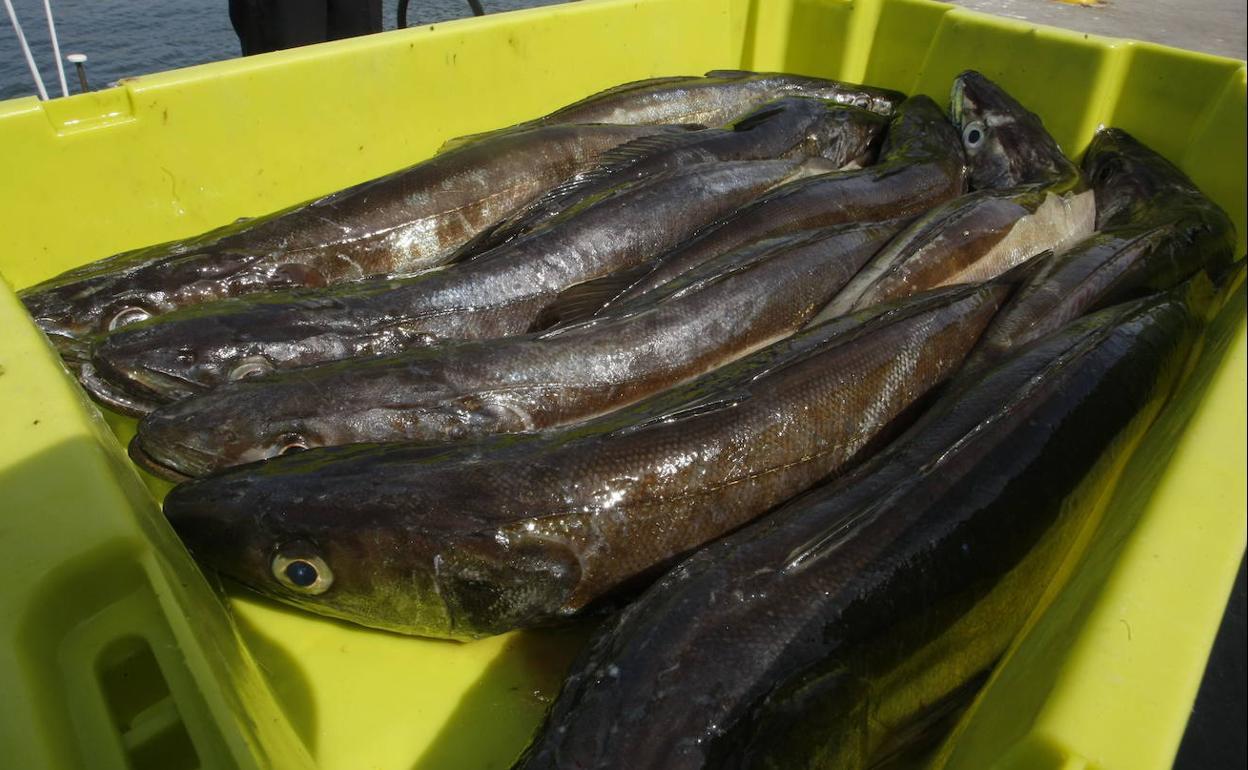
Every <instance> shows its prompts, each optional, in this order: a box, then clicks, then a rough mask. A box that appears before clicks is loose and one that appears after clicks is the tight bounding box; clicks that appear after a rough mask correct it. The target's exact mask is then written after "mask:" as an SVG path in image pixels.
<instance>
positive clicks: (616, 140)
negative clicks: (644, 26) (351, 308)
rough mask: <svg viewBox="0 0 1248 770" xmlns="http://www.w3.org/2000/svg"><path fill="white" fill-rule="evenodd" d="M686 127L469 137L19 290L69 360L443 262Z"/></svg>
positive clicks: (577, 128)
mask: <svg viewBox="0 0 1248 770" xmlns="http://www.w3.org/2000/svg"><path fill="white" fill-rule="evenodd" d="M673 132H677V133H686V132H687V130H686V129H681V128H673V127H653V126H650V127H646V126H564V125H556V126H548V127H540V128H532V129H527V130H523V131H514V132H509V133H504V134H499V135H497V136H494V137H490V138H488V139H486V140H483V141H481V142H476V143H473V144H470V145H466V146H464V147H461V148H459V149H456V150H454V151H451V152H447V153H444V154H442V155H438V156H436V157H434V158H431V159H429V160H427V161H423V162H421V163H418V164H416V165H415V166H412V167H410V168H407V169H404V170H402V171H398V172H396V173H393V174H390V175H387V176H384V177H381V178H379V179H374V180H372V181H369V182H364V183H363V184H359V185H356V186H354V187H350V188H347V189H346V190H343V191H341V192H337V193H334V194H332V195H328V196H326V197H323V198H320V199H318V200H315V201H312V202H310V203H305V204H301V205H299V206H295V207H293V208H290V209H287V210H285V211H282V212H278V213H277V214H273V215H269V216H265V217H260V218H259V219H255V220H250V221H245V222H242V223H240V224H234V225H229V226H226V227H224V228H221V229H219V230H216V231H213V232H210V233H208V234H206V235H203V236H199V237H196V238H192V239H189V240H187V241H182V242H175V243H169V244H164V245H161V246H154V247H149V248H145V249H139V250H136V251H131V252H126V253H124V254H119V255H117V256H114V257H111V258H109V259H104V260H100V261H98V262H93V263H91V264H88V265H85V266H83V267H80V268H77V269H75V270H70V271H68V272H66V273H63V274H61V275H59V276H57V277H55V278H52V279H50V280H48V281H44V282H43V283H40V284H38V285H35V286H32V287H30V288H28V289H25V290H24V291H22V292H21V299H22V302H24V303H25V305H26V308H27V310H29V312H30V314H31V315H32V316H33V317H34V319H35V321H36V322H37V323H38V324H39V326H40V327H41V328H42V329H43V330H44V332H46V333H47V334H48V335H49V337H50V338H51V339H52V341H53V342H54V343H57V345H58V347H60V348H62V350H63V351H64V352H65V353H67V354H68V355H70V356H74V357H76V358H80V357H81V355H82V354H81V348H82V347H83V346H82V344H81V343H80V342H79V340H81V339H82V338H83V337H86V336H89V335H92V334H98V333H105V332H108V331H110V330H113V329H117V328H119V327H122V326H126V325H129V324H133V323H137V322H139V321H143V320H145V319H148V318H151V317H153V316H158V315H162V314H164V313H169V312H171V311H174V310H177V309H179V308H184V307H188V306H192V305H198V304H201V303H205V302H211V301H213V300H219V299H222V298H226V297H236V296H240V295H243V294H251V293H255V292H263V291H272V290H276V289H286V288H297V287H313V288H315V287H322V286H327V285H330V284H335V283H341V282H345V281H354V280H358V279H361V278H366V277H368V276H374V275H388V274H405V273H415V272H419V271H421V270H424V269H428V268H431V267H435V266H437V265H438V264H440V263H441V262H443V261H445V260H446V259H449V258H450V256H451V254H452V252H453V251H454V250H455V249H456V248H457V247H459V246H460V245H461V244H463V243H464V242H465V241H467V240H468V239H469V238H471V237H472V236H474V235H476V233H477V232H479V231H480V230H481V229H483V228H484V227H486V226H487V225H491V224H493V223H494V222H495V221H496V220H498V219H501V218H502V217H504V216H506V215H508V214H511V213H512V212H514V211H515V210H516V209H518V208H519V207H520V206H522V205H524V204H526V203H528V202H529V201H531V200H532V199H534V198H535V197H537V196H538V195H540V194H541V193H542V192H543V191H544V190H546V189H547V188H549V187H551V186H552V185H555V184H558V183H559V182H561V181H563V180H564V179H567V178H568V177H570V176H572V175H573V174H574V173H576V172H578V171H583V170H585V169H587V168H588V167H590V166H591V165H592V163H593V161H595V160H596V159H597V158H598V156H600V155H601V154H602V153H604V152H606V151H607V150H609V149H611V148H613V147H615V146H617V145H620V144H623V143H625V142H629V141H632V140H634V139H638V138H641V137H643V136H654V135H658V134H665V133H673Z"/></svg>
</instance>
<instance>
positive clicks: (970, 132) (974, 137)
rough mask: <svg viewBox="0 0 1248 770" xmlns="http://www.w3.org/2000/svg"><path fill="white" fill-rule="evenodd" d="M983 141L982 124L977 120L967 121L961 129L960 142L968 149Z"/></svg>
mask: <svg viewBox="0 0 1248 770" xmlns="http://www.w3.org/2000/svg"><path fill="white" fill-rule="evenodd" d="M983 142H984V124H983V123H980V122H979V121H978V120H977V121H975V122H973V123H967V124H966V128H964V129H962V143H963V144H965V145H966V146H967V148H968V149H972V150H973V149H975V148H976V147H978V146H979V145H981V144H983Z"/></svg>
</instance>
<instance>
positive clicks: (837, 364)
mask: <svg viewBox="0 0 1248 770" xmlns="http://www.w3.org/2000/svg"><path fill="white" fill-rule="evenodd" d="M1009 291H1010V285H1009V284H1007V283H994V284H989V285H985V286H982V287H959V288H957V289H950V290H943V291H942V292H938V293H936V294H933V295H930V296H926V297H923V298H916V300H915V301H914V302H912V303H909V304H906V305H901V306H898V307H896V308H881V309H879V310H877V311H873V312H871V313H867V314H864V315H863V316H862V317H855V318H851V319H845V320H842V321H833V322H830V323H829V324H825V325H823V326H820V327H817V328H815V329H813V330H810V331H807V332H804V333H803V334H801V335H799V336H798V337H794V338H790V339H788V340H785V341H782V342H780V343H777V344H776V345H773V346H771V347H770V348H765V349H763V350H762V351H760V352H759V353H757V354H755V355H753V356H749V357H746V358H744V359H741V360H740V361H738V362H736V363H735V364H730V365H728V366H727V367H723V368H721V369H718V370H716V371H714V372H712V373H710V374H708V375H705V376H704V377H703V378H701V379H700V380H695V381H693V382H692V383H690V384H689V385H687V386H682V387H679V388H676V389H674V390H671V391H667V392H665V393H662V394H659V395H658V396H655V397H652V398H651V399H648V400H647V401H642V402H639V403H638V404H635V405H633V406H632V407H628V408H626V409H624V410H621V411H619V412H615V413H613V414H610V415H607V416H605V417H603V418H599V419H598V420H595V421H591V422H588V423H584V424H581V425H578V426H573V427H570V428H568V429H565V430H564V431H556V432H551V433H547V434H539V435H532V436H523V437H508V436H497V437H493V438H492V440H489V441H484V442H480V443H472V442H469V443H460V444H450V445H445V446H443V447H441V448H434V447H431V446H428V445H426V446H419V445H415V446H413V445H403V444H392V445H356V446H355V447H343V448H338V447H329V448H324V449H313V450H309V451H307V452H301V453H299V454H297V455H293V456H290V457H282V458H277V459H275V460H271V461H268V462H266V463H264V464H261V465H258V466H241V467H239V468H237V469H234V470H231V471H227V472H225V473H223V474H220V475H217V476H214V477H210V478H208V479H204V480H201V481H198V482H191V483H188V484H184V485H182V486H180V487H178V488H177V489H175V490H174V492H173V493H171V494H170V496H169V498H168V499H167V500H166V504H165V511H166V514H167V515H168V516H169V518H170V521H171V522H172V523H173V525H174V527H175V528H176V529H178V531H179V533H180V534H181V535H182V536H183V537H184V539H185V540H186V542H187V544H188V546H189V547H190V548H191V549H192V551H194V552H195V553H196V555H197V556H198V557H199V558H200V559H201V560H203V561H204V562H205V563H207V564H209V565H210V566H213V567H215V568H217V569H220V570H222V571H223V572H225V573H226V574H229V575H231V576H232V577H234V578H236V579H238V580H240V581H242V582H243V583H245V584H247V585H249V586H251V587H253V588H256V589H257V590H261V591H263V592H266V593H268V594H270V595H272V596H275V597H276V598H278V599H282V600H285V601H292V602H295V603H298V604H301V606H304V607H306V608H308V609H311V610H313V611H319V612H324V613H326V614H331V615H338V616H340V617H346V618H348V619H352V620H355V621H357V622H361V623H365V624H368V625H374V626H378V627H382V628H389V629H392V630H398V631H404V632H407V633H420V634H428V635H436V636H458V637H463V636H476V635H481V634H489V633H499V632H502V631H506V630H509V629H511V628H515V627H521V626H528V625H533V624H537V623H543V622H550V621H552V620H555V619H558V618H562V617H565V616H567V615H569V614H574V613H576V612H578V611H580V610H581V609H583V608H584V607H587V606H589V605H591V604H593V603H594V602H596V601H597V600H599V599H601V598H602V597H604V596H607V595H609V594H611V593H612V592H613V591H616V590H617V589H620V588H622V587H625V586H627V585H630V584H632V583H635V582H636V581H638V580H644V579H645V578H646V577H647V576H648V575H650V574H652V573H653V571H654V570H655V569H657V568H659V567H660V566H662V565H663V564H665V563H667V562H668V561H670V560H671V559H673V558H675V557H676V556H678V555H679V554H681V553H683V552H685V551H687V550H689V549H691V548H694V547H696V546H698V545H700V544H701V543H704V542H706V541H708V540H710V539H713V538H715V537H717V536H718V535H720V534H723V533H724V532H726V531H728V530H730V529H733V528H735V527H737V526H739V525H741V524H743V523H745V522H746V521H748V520H750V519H751V518H753V517H755V516H757V515H759V514H760V513H762V512H764V511H765V510H767V509H768V508H770V507H771V506H774V505H776V504H778V503H779V502H782V501H783V500H785V499H787V498H788V497H791V496H792V495H794V494H796V493H797V492H800V491H801V490H802V489H805V488H806V487H808V486H810V485H811V484H813V483H815V482H816V481H818V480H819V479H821V478H823V477H825V476H827V475H828V474H829V473H831V472H833V471H834V470H836V469H837V468H838V467H840V466H842V465H844V464H845V463H846V462H847V461H849V460H851V459H852V457H853V456H854V455H855V454H857V453H858V452H859V451H860V450H861V449H862V448H863V447H864V446H866V445H868V443H869V442H870V441H871V439H872V438H874V437H876V436H878V435H880V434H881V433H882V432H884V431H886V430H889V429H891V428H892V427H893V423H894V421H895V420H896V419H898V418H899V417H900V416H901V415H902V414H903V413H904V412H905V410H906V409H907V408H908V407H909V406H910V404H912V403H914V402H915V400H917V399H918V398H920V397H921V396H922V395H923V394H924V393H926V392H927V391H929V390H930V389H931V388H933V387H935V386H936V385H938V384H939V383H940V382H942V381H944V380H945V379H946V378H948V377H949V376H951V375H952V374H953V372H954V371H955V370H956V368H957V366H958V364H959V362H960V361H961V359H962V357H963V355H965V353H966V352H967V351H969V350H970V348H971V346H972V345H973V344H974V342H975V340H976V339H977V338H978V336H979V333H980V331H981V330H982V329H983V328H984V327H985V326H986V325H987V323H988V321H989V319H990V318H991V317H992V315H993V313H995V311H996V309H997V307H998V306H999V305H1000V303H1001V302H1003V301H1004V299H1005V297H1006V296H1007V295H1008V294H1009ZM295 498H298V500H299V501H300V502H299V503H298V504H295V503H294V502H293V500H294V499H295ZM556 501H557V502H556ZM260 511H266V512H268V514H267V515H266V518H265V526H264V527H263V528H262V529H261V530H257V529H255V528H254V526H253V525H251V524H250V520H251V518H252V517H253V516H256V515H258V513H259V512H260ZM287 528H288V532H287V534H283V533H282V530H285V529H287ZM381 531H384V532H385V533H386V535H385V537H386V539H387V541H389V542H395V543H403V544H405V545H401V546H399V550H400V551H401V552H402V553H403V554H404V555H403V557H402V559H401V560H400V562H401V563H400V564H398V565H393V566H389V567H377V565H370V567H372V568H375V571H373V572H369V573H367V575H366V576H364V577H362V578H361V583H360V584H358V585H356V584H353V583H351V578H349V577H346V575H347V574H352V573H356V572H357V565H354V564H347V563H346V561H345V560H349V559H351V558H352V557H350V556H348V555H347V554H348V553H350V552H352V551H354V550H355V549H356V547H357V546H356V545H354V544H355V543H359V542H367V541H368V540H370V539H372V538H373V537H374V536H375V533H376V532H381ZM295 532H299V533H301V536H302V537H304V538H309V539H311V540H313V541H315V542H316V543H317V544H319V545H318V547H319V548H321V549H325V550H324V551H321V552H318V555H316V556H309V557H308V558H317V559H323V560H324V561H325V562H326V563H327V564H334V565H336V566H333V571H334V574H335V575H338V576H339V577H338V578H336V582H335V587H334V589H333V590H331V591H329V592H326V593H324V594H323V595H320V596H319V597H304V596H300V595H297V594H292V593H290V592H284V591H282V590H280V588H281V587H280V585H270V583H272V582H273V578H272V576H271V575H270V574H269V572H268V570H267V565H264V563H263V562H264V559H265V558H267V557H265V556H263V554H272V553H273V552H274V548H275V547H276V548H278V549H280V548H281V547H282V543H284V542H286V541H287V540H293V539H296V537H295V535H294V533H295ZM257 537H261V538H262V539H264V540H265V542H256V538H257ZM268 538H274V539H275V542H267V541H268ZM239 548H245V549H248V550H247V551H246V552H243V553H240V552H239V550H238V549H239ZM251 549H254V550H251ZM340 549H341V550H340ZM245 564H247V565H253V566H252V567H249V568H244V567H243V565H245ZM435 565H436V569H435ZM251 569H257V571H255V572H252V571H250V570H251ZM348 570H349V572H348ZM392 571H395V572H394V574H391V572H392ZM393 581H398V582H399V584H401V585H402V586H406V587H407V588H408V589H410V590H403V589H395V588H394V585H393ZM434 584H436V586H437V588H436V592H435V593H434V595H429V594H428V593H426V591H427V590H428V589H427V588H421V586H430V585H434ZM383 585H384V586H385V587H384V588H383V587H382V586H383ZM395 596H403V597H405V598H403V599H402V602H401V604H402V605H404V606H389V605H388V602H392V601H393V600H394V597H395ZM408 602H412V603H416V604H419V605H420V608H419V609H414V608H411V607H407V606H405V605H406V603H408ZM431 604H432V605H433V606H435V607H442V608H443V609H442V610H439V612H442V611H444V612H445V616H444V625H437V624H432V623H429V624H426V625H419V626H417V625H414V624H413V623H412V621H411V619H412V618H422V619H427V618H428V617H429V616H430V613H431V610H430V605H431Z"/></svg>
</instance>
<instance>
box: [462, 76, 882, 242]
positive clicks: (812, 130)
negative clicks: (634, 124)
mask: <svg viewBox="0 0 1248 770" xmlns="http://www.w3.org/2000/svg"><path fill="white" fill-rule="evenodd" d="M887 123H888V119H887V118H885V117H884V116H882V115H878V114H876V113H874V112H871V111H869V110H863V109H859V108H857V107H847V106H843V105H838V104H836V103H834V102H829V101H827V100H824V99H815V98H811V97H803V96H791V97H787V98H784V99H778V100H776V101H773V102H768V103H767V104H764V105H763V106H762V107H760V108H758V109H757V110H755V111H754V112H752V113H750V114H749V115H747V116H745V117H744V118H742V119H741V120H739V121H737V122H736V123H734V124H732V125H730V126H728V127H727V128H723V129H707V130H705V131H685V132H680V133H672V134H663V135H659V136H653V137H645V138H642V139H638V140H636V141H633V142H629V143H627V144H624V145H621V146H619V147H616V148H615V149H614V150H611V151H610V152H608V153H605V154H603V156H602V157H600V158H599V160H598V164H597V165H596V166H595V167H594V168H593V169H591V170H589V171H586V172H584V173H581V174H577V175H576V176H574V177H573V178H572V179H570V180H569V181H568V182H566V183H564V184H561V185H558V186H557V187H555V188H554V189H552V190H550V191H548V192H547V193H546V194H544V195H542V196H541V197H540V198H538V199H537V200H535V201H533V202H532V203H530V204H529V205H527V206H525V207H524V208H523V209H521V210H520V211H517V212H516V213H515V214H512V215H511V216H509V217H507V218H506V219H503V220H502V221H500V222H499V223H497V224H495V225H494V226H492V227H489V228H487V229H486V230H484V231H483V232H481V233H480V234H479V235H477V236H476V237H475V238H473V239H472V240H471V241H469V242H468V243H465V244H464V245H463V246H462V247H461V248H460V249H459V251H458V253H457V255H456V257H455V259H465V258H468V257H471V256H472V255H475V254H480V253H482V252H484V251H488V250H489V249H491V248H494V247H495V246H498V245H500V244H502V243H506V242H507V241H509V240H512V239H514V238H517V237H519V236H520V235H523V234H524V233H526V232H528V231H530V230H532V229H534V228H535V227H537V226H538V225H540V224H542V223H543V222H545V221H547V220H549V219H551V218H552V217H555V216H557V215H559V214H560V213H562V212H563V211H566V210H567V209H568V208H570V207H571V206H574V205H577V204H578V203H579V202H580V201H583V200H587V199H592V198H593V197H594V196H597V195H601V194H602V193H603V192H606V191H608V190H610V189H611V188H613V187H615V186H617V185H620V184H623V183H626V182H632V181H635V180H642V179H648V178H650V177H651V176H654V175H655V174H661V173H663V172H666V171H671V170H672V169H675V168H679V167H681V166H685V165H689V164H691V163H706V162H709V161H717V160H720V161H723V160H766V159H774V158H789V157H803V156H805V157H819V158H824V159H825V160H828V161H831V162H832V163H833V165H835V166H837V167H846V166H849V167H853V168H861V167H863V166H868V165H870V164H871V163H873V162H874V161H875V155H876V152H877V151H878V149H879V144H880V141H881V139H882V138H883V134H884V127H885V126H886V125H887Z"/></svg>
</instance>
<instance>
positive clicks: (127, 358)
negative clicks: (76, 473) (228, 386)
mask: <svg viewBox="0 0 1248 770" xmlns="http://www.w3.org/2000/svg"><path fill="white" fill-rule="evenodd" d="M177 315H178V314H171V315H169V316H166V317H165V318H161V319H158V320H154V321H150V322H146V323H141V324H137V325H135V326H131V327H127V328H125V329H119V330H117V331H115V332H113V333H111V334H108V335H105V336H104V337H102V338H101V339H100V340H98V341H97V342H96V344H95V345H94V347H93V350H92V354H91V362H90V365H89V371H88V374H87V376H82V377H80V381H81V382H82V385H83V387H85V388H86V389H87V392H88V393H89V394H90V395H91V396H92V397H93V398H95V399H96V400H97V401H99V402H101V403H102V404H104V405H105V406H107V407H110V408H112V409H115V410H117V411H120V412H123V413H125V414H132V415H136V416H137V415H142V414H146V413H147V412H149V411H151V410H152V409H155V408H156V407H157V406H159V405H160V404H167V403H171V402H174V401H178V400H181V399H184V398H189V397H191V396H194V395H198V394H200V393H203V392H205V391H207V390H208V389H209V388H211V387H213V386H215V385H217V384H219V383H221V382H224V381H226V379H227V377H228V375H229V372H230V371H235V372H236V373H238V374H240V375H242V376H246V374H245V373H247V372H250V373H251V374H262V373H264V372H265V371H267V370H268V368H271V367H265V366H263V365H262V363H261V361H262V359H260V358H256V360H255V361H254V362H252V363H250V364H249V365H248V366H245V367H240V366H238V365H237V364H233V362H232V359H233V358H235V356H234V355H232V351H227V352H226V353H225V354H224V355H222V354H221V353H220V349H219V348H215V347H208V346H205V345H204V344H203V343H204V339H205V337H204V335H203V334H202V333H200V334H194V335H193V336H192V335H191V334H188V332H192V331H193V330H196V329H195V327H198V326H202V324H197V323H185V322H183V321H182V320H180V319H179V318H177V317H176V316H177Z"/></svg>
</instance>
